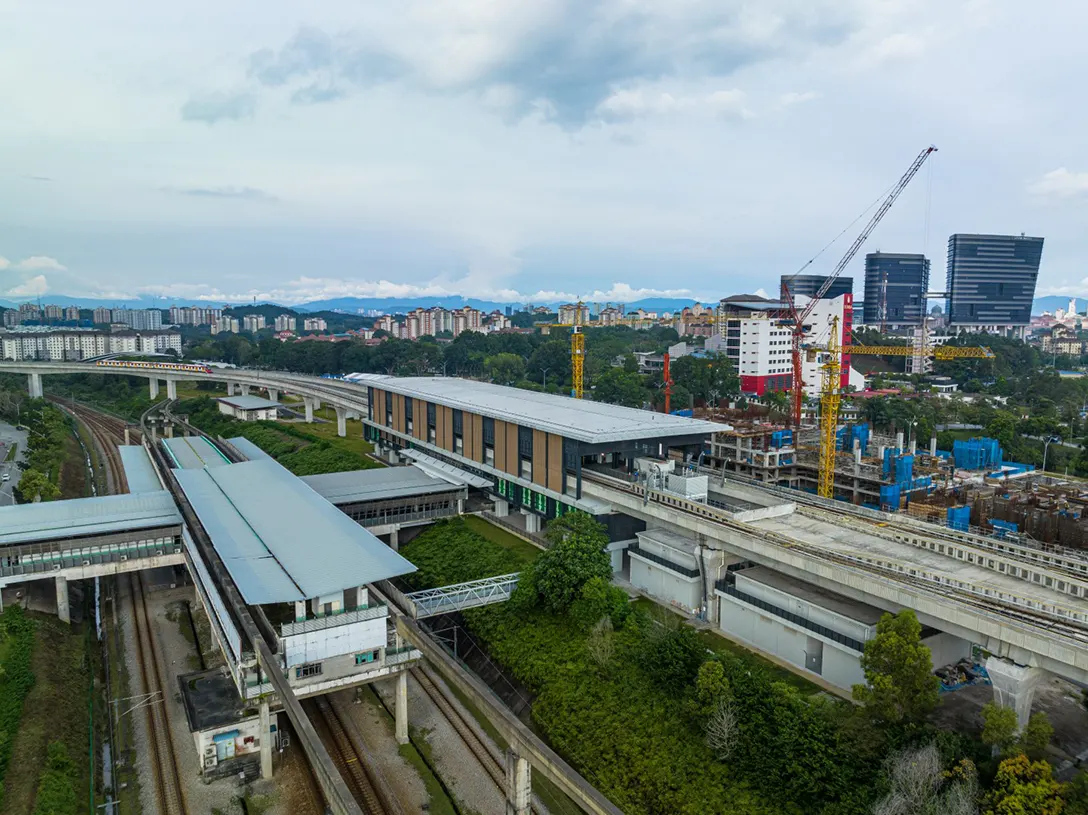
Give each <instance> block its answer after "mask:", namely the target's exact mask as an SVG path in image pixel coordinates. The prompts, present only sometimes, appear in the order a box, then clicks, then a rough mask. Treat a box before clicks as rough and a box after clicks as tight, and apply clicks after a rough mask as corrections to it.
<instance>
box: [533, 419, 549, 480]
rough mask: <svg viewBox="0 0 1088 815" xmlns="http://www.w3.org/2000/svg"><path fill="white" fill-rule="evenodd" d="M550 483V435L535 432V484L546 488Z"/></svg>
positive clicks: (538, 431) (539, 431)
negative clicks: (548, 482)
mask: <svg viewBox="0 0 1088 815" xmlns="http://www.w3.org/2000/svg"><path fill="white" fill-rule="evenodd" d="M547 481H548V434H547V433H545V432H544V431H543V430H533V483H534V484H539V485H540V486H542V487H543V486H545V485H546V484H547Z"/></svg>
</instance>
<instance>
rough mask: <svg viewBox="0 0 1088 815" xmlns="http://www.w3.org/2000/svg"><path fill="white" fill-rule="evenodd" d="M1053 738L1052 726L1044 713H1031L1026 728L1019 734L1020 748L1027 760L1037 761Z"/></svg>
mask: <svg viewBox="0 0 1088 815" xmlns="http://www.w3.org/2000/svg"><path fill="white" fill-rule="evenodd" d="M1052 738H1054V726H1053V725H1052V724H1051V723H1050V719H1049V718H1048V717H1047V715H1046V714H1045V713H1043V712H1042V711H1039V712H1038V713H1032V714H1031V718H1030V719H1028V724H1027V727H1025V728H1024V732H1023V733H1021V734H1020V748H1021V749H1022V750H1023V751H1024V752H1025V753H1027V756H1028V758H1030V759H1033V760H1038V759H1040V758H1042V757H1043V755H1044V754H1045V753H1046V748H1047V747H1049V746H1050V740H1051V739H1052Z"/></svg>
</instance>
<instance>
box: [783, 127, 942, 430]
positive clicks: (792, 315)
mask: <svg viewBox="0 0 1088 815" xmlns="http://www.w3.org/2000/svg"><path fill="white" fill-rule="evenodd" d="M936 152H937V148H936V147H934V146H933V145H930V146H929V147H927V148H926V149H925V150H923V151H922V152H921V153H919V154H918V157H917V158H916V159H914V163H913V164H911V165H910V168H909V169H908V170H907V171H906V172H905V173H904V174H903V177H902V178H900V179H899V181H898V183H897V184H896V185H895V186H894V187H892V190H891V192H889V193H888V197H887V198H885V199H884V201H883V203H881V205H880V206H879V207H878V208H877V210H876V212H874V213H873V217H872V218H870V219H869V223H867V224H866V225H865V228H864V229H863V230H861V234H860V235H858V236H857V238H855V239H854V242H853V243H852V244H851V245H850V248H849V249H847V250H846V254H845V255H843V256H842V260H840V261H839V262H838V264H837V265H836V266H835V269H834V270H833V271H832V272H831V274H829V275H828V276H827V279H826V280H825V281H824V283H823V285H822V286H820V288H819V290H818V291H817V292H816V295H815V296H814V297H813V298H812V299H811V300H809V301H808V303H807V304H806V305H805V307H804V308H803V309H802V310H801V311H800V312H798V310H797V304H796V303H795V302H794V300H793V286H792V284H793V280H794V278H795V277H797V274H800V272H798V273H797V274H795V275H793V277H790V278H787V280H786V282H785V285H783V287H782V288H783V290H784V291H783V293H784V294H785V296H786V302H787V304H788V305H789V320H790V321H791V322H792V335H793V336H792V339H793V389H792V390H791V392H790V396H791V397H792V399H791V402H792V404H791V410H790V417H791V419H792V420H793V426H794V427H800V426H801V406H802V405H803V404H804V401H805V393H804V388H805V383H804V380H803V377H802V376H801V344H802V342H803V340H804V336H805V320H807V319H808V318H809V315H810V314H812V309H813V308H815V307H816V301H817V300H819V299H820V298H821V297H823V296H824V295H825V294H827V290H828V289H829V288H831V284H832V283H834V282H835V279H836V278H837V277H838V276H839V274H841V273H842V270H843V269H845V268H846V266H847V265H848V264H849V263H850V261H851V260H853V259H854V255H856V254H857V253H858V250H859V249H861V246H862V244H863V243H865V241H866V239H867V238H868V237H869V235H870V233H871V232H872V231H873V230H874V229H876V225H877V224H879V223H880V221H881V219H882V218H883V217H884V216H885V215H886V214H887V212H888V210H889V209H891V208H892V204H894V203H895V199H896V198H898V197H899V194H900V193H902V192H903V190H905V189H906V188H907V184H909V183H910V180H911V179H912V178H914V176H915V174H917V172H918V171H919V170H920V169H922V165H923V164H925V162H926V159H927V158H929V156H930V154H932V153H936ZM811 262H812V261H809V263H811ZM809 263H806V264H805V266H808V265H809ZM803 268H804V267H802V269H803Z"/></svg>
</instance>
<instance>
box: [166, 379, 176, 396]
mask: <svg viewBox="0 0 1088 815" xmlns="http://www.w3.org/2000/svg"><path fill="white" fill-rule="evenodd" d="M166 398H167V399H177V398H178V381H177V380H176V379H167V380H166Z"/></svg>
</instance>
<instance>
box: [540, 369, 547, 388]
mask: <svg viewBox="0 0 1088 815" xmlns="http://www.w3.org/2000/svg"><path fill="white" fill-rule="evenodd" d="M540 371H541V373H543V374H544V390H547V389H548V369H547V368H541V369H540Z"/></svg>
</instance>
